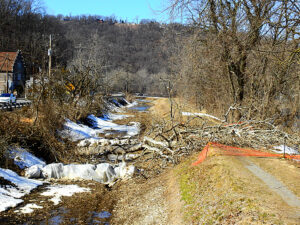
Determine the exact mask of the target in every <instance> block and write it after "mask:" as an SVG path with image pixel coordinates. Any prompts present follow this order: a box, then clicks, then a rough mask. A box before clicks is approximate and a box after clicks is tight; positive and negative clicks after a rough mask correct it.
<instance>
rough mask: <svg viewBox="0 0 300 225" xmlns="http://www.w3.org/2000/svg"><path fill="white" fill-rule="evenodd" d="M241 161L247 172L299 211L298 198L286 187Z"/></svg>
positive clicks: (256, 167)
mask: <svg viewBox="0 0 300 225" xmlns="http://www.w3.org/2000/svg"><path fill="white" fill-rule="evenodd" d="M241 160H242V161H243V162H244V163H245V167H246V168H247V169H248V170H250V171H251V172H252V173H253V174H254V175H255V176H256V177H258V178H259V179H261V180H262V181H263V182H264V183H265V184H266V185H267V186H268V187H269V188H270V189H271V190H272V191H274V192H276V193H277V194H278V195H280V196H281V198H282V199H283V201H285V202H286V203H287V204H288V205H289V206H292V207H299V210H300V200H299V198H298V197H297V196H296V195H295V194H294V193H293V192H292V191H291V190H290V189H288V188H287V187H286V185H284V184H283V183H282V182H280V181H279V180H277V179H276V178H275V177H274V176H272V175H271V174H269V173H267V172H266V171H264V170H263V169H261V168H260V167H259V166H257V165H255V164H254V163H252V162H250V161H249V160H247V159H246V158H242V159H241ZM299 216H300V211H299Z"/></svg>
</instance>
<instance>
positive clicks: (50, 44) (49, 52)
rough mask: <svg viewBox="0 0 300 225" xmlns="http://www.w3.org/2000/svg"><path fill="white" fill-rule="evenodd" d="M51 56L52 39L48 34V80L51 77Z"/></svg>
mask: <svg viewBox="0 0 300 225" xmlns="http://www.w3.org/2000/svg"><path fill="white" fill-rule="evenodd" d="M51 55H52V37H51V34H50V40H49V49H48V56H49V66H48V67H49V78H50V76H51V63H52V62H51Z"/></svg>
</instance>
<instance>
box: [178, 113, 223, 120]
mask: <svg viewBox="0 0 300 225" xmlns="http://www.w3.org/2000/svg"><path fill="white" fill-rule="evenodd" d="M182 115H183V116H200V117H202V116H203V117H209V118H212V119H215V120H218V121H220V122H224V120H221V119H219V118H217V117H215V116H212V115H209V114H206V113H190V112H182Z"/></svg>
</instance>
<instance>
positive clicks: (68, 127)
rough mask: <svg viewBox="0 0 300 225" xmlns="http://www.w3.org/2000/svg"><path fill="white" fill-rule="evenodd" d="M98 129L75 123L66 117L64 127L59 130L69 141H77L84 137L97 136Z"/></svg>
mask: <svg viewBox="0 0 300 225" xmlns="http://www.w3.org/2000/svg"><path fill="white" fill-rule="evenodd" d="M99 133H101V131H100V130H96V129H93V128H90V127H88V126H86V125H83V124H77V123H74V122H72V121H71V120H69V119H67V120H66V123H65V129H64V130H62V131H60V135H61V136H62V137H63V138H69V139H70V140H71V141H79V140H82V139H86V138H99V137H98V134H99Z"/></svg>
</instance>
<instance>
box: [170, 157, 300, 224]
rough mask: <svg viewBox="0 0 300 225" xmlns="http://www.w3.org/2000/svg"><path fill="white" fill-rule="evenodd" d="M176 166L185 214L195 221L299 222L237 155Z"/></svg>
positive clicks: (219, 222) (190, 220) (197, 222)
mask: <svg viewBox="0 0 300 225" xmlns="http://www.w3.org/2000/svg"><path fill="white" fill-rule="evenodd" d="M195 159H196V157H191V158H190V159H189V160H187V161H186V162H185V163H182V164H180V165H179V166H177V168H176V174H177V176H178V178H179V181H180V189H181V195H182V199H183V200H184V201H185V207H184V215H185V220H186V221H187V223H191V224H216V223H217V224H297V223H298V222H299V220H297V218H295V217H294V216H293V215H292V214H291V213H290V212H291V211H292V210H291V208H290V207H289V206H287V205H286V204H285V203H283V202H282V200H281V198H280V197H279V196H277V195H276V194H274V193H273V192H271V191H269V190H268V188H267V186H265V185H264V184H263V183H262V182H261V181H260V180H259V179H257V178H255V177H253V175H252V174H251V173H250V172H249V171H248V170H247V169H246V168H245V167H244V166H243V165H242V163H241V162H240V161H239V160H238V158H235V157H225V156H214V157H209V158H207V159H206V160H205V161H204V162H203V163H202V164H200V165H198V166H196V167H190V165H191V162H193V161H194V160H195Z"/></svg>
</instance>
